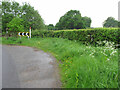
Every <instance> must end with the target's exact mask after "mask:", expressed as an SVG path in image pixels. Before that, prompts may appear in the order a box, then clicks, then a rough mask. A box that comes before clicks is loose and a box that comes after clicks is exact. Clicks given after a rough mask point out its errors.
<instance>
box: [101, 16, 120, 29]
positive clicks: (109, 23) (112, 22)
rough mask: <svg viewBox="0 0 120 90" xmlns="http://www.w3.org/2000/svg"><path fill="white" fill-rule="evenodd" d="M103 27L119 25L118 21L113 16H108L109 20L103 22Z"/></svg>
mask: <svg viewBox="0 0 120 90" xmlns="http://www.w3.org/2000/svg"><path fill="white" fill-rule="evenodd" d="M103 27H118V21H117V20H115V18H113V17H108V18H107V20H105V21H104V22H103Z"/></svg>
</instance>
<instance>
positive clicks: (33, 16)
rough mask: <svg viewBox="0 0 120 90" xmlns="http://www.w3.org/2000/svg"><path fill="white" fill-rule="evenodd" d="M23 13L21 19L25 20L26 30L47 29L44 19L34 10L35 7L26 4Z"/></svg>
mask: <svg viewBox="0 0 120 90" xmlns="http://www.w3.org/2000/svg"><path fill="white" fill-rule="evenodd" d="M22 12H23V15H22V16H21V18H22V19H23V20H24V26H25V29H29V27H31V28H32V29H33V30H35V29H44V28H45V25H44V23H43V19H42V18H41V16H40V15H39V13H38V11H37V10H34V7H32V6H30V4H27V3H24V5H23V6H22Z"/></svg>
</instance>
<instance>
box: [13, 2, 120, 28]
mask: <svg viewBox="0 0 120 90" xmlns="http://www.w3.org/2000/svg"><path fill="white" fill-rule="evenodd" d="M14 1H17V2H19V3H21V4H22V2H28V3H29V4H30V5H31V6H33V7H34V8H35V10H38V12H39V14H40V15H41V17H42V18H43V20H44V22H45V24H47V25H48V24H54V25H55V24H56V23H57V22H58V21H59V19H60V17H61V16H63V15H64V14H65V13H66V12H67V11H69V10H71V9H72V10H79V11H80V13H81V15H82V16H87V17H90V18H91V19H92V24H91V26H92V27H102V24H103V22H104V20H106V19H107V18H108V17H110V16H112V17H114V18H115V19H116V20H118V2H119V1H120V0H14Z"/></svg>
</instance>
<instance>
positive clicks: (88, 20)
mask: <svg viewBox="0 0 120 90" xmlns="http://www.w3.org/2000/svg"><path fill="white" fill-rule="evenodd" d="M82 20H83V21H84V23H85V26H86V27H87V28H89V27H90V25H91V22H92V20H91V18H89V17H86V16H85V17H82Z"/></svg>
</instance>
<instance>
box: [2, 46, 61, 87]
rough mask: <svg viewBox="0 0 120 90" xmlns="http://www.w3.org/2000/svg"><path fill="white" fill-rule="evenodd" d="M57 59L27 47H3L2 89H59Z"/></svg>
mask: <svg viewBox="0 0 120 90" xmlns="http://www.w3.org/2000/svg"><path fill="white" fill-rule="evenodd" d="M60 86H61V82H60V78H59V72H58V67H57V63H56V61H55V58H53V57H52V56H51V55H49V54H47V53H45V52H43V51H41V50H37V49H35V48H31V47H26V46H10V45H9V46H8V45H3V46H2V88H59V87H60Z"/></svg>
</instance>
